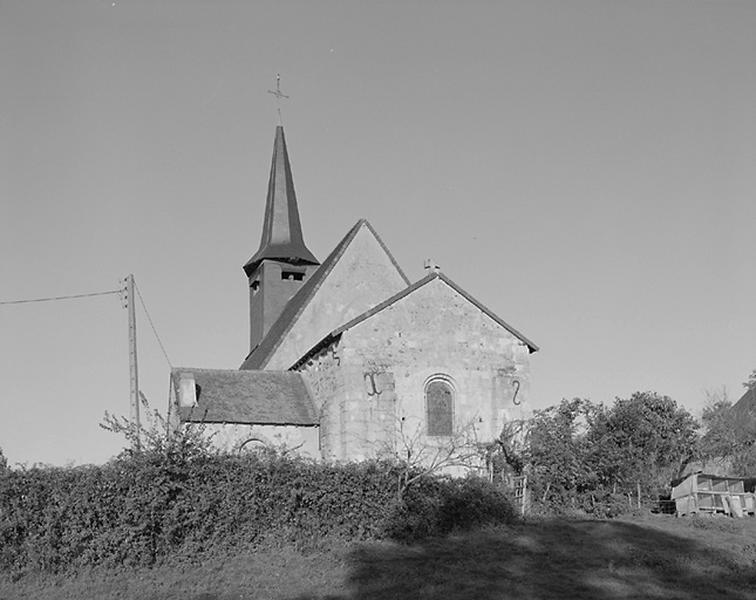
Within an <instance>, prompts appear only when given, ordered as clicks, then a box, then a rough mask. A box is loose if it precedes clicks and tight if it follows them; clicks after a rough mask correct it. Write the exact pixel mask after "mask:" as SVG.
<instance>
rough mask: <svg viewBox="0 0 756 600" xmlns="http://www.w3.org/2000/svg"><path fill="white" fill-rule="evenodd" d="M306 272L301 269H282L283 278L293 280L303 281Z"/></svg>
mask: <svg viewBox="0 0 756 600" xmlns="http://www.w3.org/2000/svg"><path fill="white" fill-rule="evenodd" d="M304 276H305V274H304V273H302V272H300V271H281V279H289V280H291V281H302V280H303V279H304Z"/></svg>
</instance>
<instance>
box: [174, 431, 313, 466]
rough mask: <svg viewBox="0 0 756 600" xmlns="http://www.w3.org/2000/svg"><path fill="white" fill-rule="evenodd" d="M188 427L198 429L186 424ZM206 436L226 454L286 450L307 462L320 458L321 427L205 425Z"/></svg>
mask: <svg viewBox="0 0 756 600" xmlns="http://www.w3.org/2000/svg"><path fill="white" fill-rule="evenodd" d="M185 426H186V427H196V426H197V425H196V424H192V423H187V424H186V425H185ZM202 427H204V433H205V435H208V436H211V439H212V441H213V445H214V446H215V447H216V448H218V449H220V450H221V451H224V452H232V453H236V452H240V451H244V450H253V449H254V448H256V447H259V446H267V447H270V448H278V449H284V448H285V449H287V450H290V451H294V452H295V453H296V454H298V455H300V456H304V457H307V458H313V459H318V458H320V451H319V449H318V427H304V426H301V425H246V424H241V423H205V424H203V425H202Z"/></svg>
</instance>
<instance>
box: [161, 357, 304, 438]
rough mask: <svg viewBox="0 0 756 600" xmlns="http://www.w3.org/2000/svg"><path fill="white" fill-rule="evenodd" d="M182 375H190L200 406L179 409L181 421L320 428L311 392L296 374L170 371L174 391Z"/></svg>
mask: <svg viewBox="0 0 756 600" xmlns="http://www.w3.org/2000/svg"><path fill="white" fill-rule="evenodd" d="M182 373H191V374H192V375H193V376H194V381H195V384H196V390H197V406H195V407H179V408H178V413H179V417H180V418H181V421H182V422H190V423H198V422H204V423H248V424H261V425H262V424H265V425H317V424H318V418H317V412H316V410H315V404H314V402H313V399H312V395H311V394H310V390H309V388H308V387H307V385H306V384H305V381H304V379H303V378H302V376H301V375H300V374H299V373H295V372H293V371H235V370H229V369H192V368H188V369H182V368H174V369H171V379H172V382H173V386H174V389H176V390H178V389H180V386H179V382H180V379H181V374H182Z"/></svg>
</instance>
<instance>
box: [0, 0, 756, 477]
mask: <svg viewBox="0 0 756 600" xmlns="http://www.w3.org/2000/svg"><path fill="white" fill-rule="evenodd" d="M276 72H280V73H281V75H282V90H283V91H284V92H285V93H287V94H289V95H290V96H291V99H290V100H289V101H287V102H285V104H284V106H283V114H284V124H285V128H286V136H287V141H288V146H289V154H290V157H291V161H292V168H293V171H294V180H295V186H296V190H297V196H298V199H299V206H300V212H301V216H302V223H303V227H304V232H305V239H306V241H307V244H308V246H309V247H310V249H311V250H312V251H313V252H314V253H315V254H316V255H317V256H318V257H319V258H320V259H321V260H322V259H323V258H325V256H327V254H328V252H329V251H330V250H331V249H332V247H333V246H334V245H335V244H336V242H337V241H338V240H339V239H340V238H341V236H343V235H344V234H345V232H346V231H347V229H348V228H349V227H350V226H351V225H352V224H354V222H356V221H357V219H359V218H361V217H365V218H367V219H369V220H370V222H371V223H372V224H373V226H374V227H375V228H376V229H377V231H378V232H379V233H380V234H381V236H382V237H383V239H384V241H385V242H386V244H387V245H388V246H389V248H390V249H391V250H392V252H393V253H394V255H395V257H396V258H397V260H398V261H399V263H400V264H401V265H402V266H403V267H404V269H405V271H406V272H407V274H408V276H409V277H410V279H412V280H415V279H418V278H419V277H421V276H422V275H423V260H424V259H425V258H426V257H432V258H433V259H434V260H435V261H436V262H437V263H438V264H439V265H440V266H441V268H442V270H443V271H444V272H445V273H446V274H447V275H448V276H449V277H451V278H452V279H453V280H454V281H456V282H457V283H458V284H460V285H461V286H462V287H464V288H465V289H467V290H468V291H469V292H470V293H471V294H472V295H473V296H475V297H476V298H478V299H479V300H480V301H482V302H483V303H484V304H486V305H488V306H489V307H490V308H491V309H492V310H494V312H496V313H497V314H499V315H500V316H501V317H502V318H504V319H505V320H506V321H508V322H509V323H511V324H512V325H513V326H514V327H516V328H518V329H519V330H521V331H522V332H523V333H524V334H525V335H527V336H528V337H529V338H530V339H532V340H534V341H535V342H536V343H537V344H539V345H540V346H541V351H540V352H538V353H537V354H535V355H534V356H533V360H532V368H533V386H532V390H531V391H532V394H531V400H532V402H531V406H532V407H534V408H540V407H546V406H548V405H551V404H554V403H557V402H559V400H560V399H561V398H562V397H574V396H580V397H586V398H590V399H591V400H594V401H604V402H611V401H612V400H613V399H614V397H616V396H621V397H627V396H628V395H629V394H631V393H632V392H634V391H636V390H655V391H657V392H659V393H662V394H667V395H670V396H672V397H673V398H674V399H675V400H677V401H678V402H679V403H681V404H683V405H684V406H686V407H687V408H689V409H690V410H691V411H693V412H694V413H696V412H700V409H701V406H702V405H703V403H704V401H705V391H706V390H713V389H715V388H721V386H723V385H724V386H727V388H728V389H729V391H730V394H731V396H732V397H734V398H737V397H738V396H739V395H740V393H741V391H742V387H741V382H742V381H744V380H745V379H746V378H747V375H748V373H749V372H750V371H751V369H753V368H755V367H756V307H755V305H754V299H756V277H755V276H754V263H755V261H756V227H755V225H756V196H755V190H756V2H753V1H752V0H749V1H742V2H738V1H727V0H719V1H718V0H708V1H703V0H698V1H696V0H656V1H653V2H651V1H643V0H635V1H633V2H620V1H609V0H604V1H582V0H574V1H565V0H551V1H546V0H527V1H520V2H504V1H501V2H465V3H462V2H430V1H428V2H409V3H405V2H381V3H378V2H353V1H344V2H310V1H306V2H241V1H239V2H199V1H190V0H180V1H179V0H163V1H160V2H155V1H149V2H148V1H140V0H115V1H114V2H113V1H112V0H107V1H105V0H69V1H66V2H57V1H52V0H50V1H48V2H42V1H36V0H29V1H27V0H17V1H13V0H0V86H1V93H0V300H13V299H20V298H35V297H40V296H53V295H61V294H76V293H81V292H94V291H103V290H109V289H114V288H116V287H118V285H119V279H121V278H122V277H124V276H125V275H127V274H128V273H130V272H133V273H134V274H135V276H136V280H137V285H138V286H139V288H140V289H141V291H142V294H143V296H144V299H145V301H146V303H147V307H148V309H149V311H150V313H151V315H152V317H153V320H154V322H155V325H156V327H157V329H158V332H159V333H160V335H161V337H162V339H163V341H164V343H165V346H166V349H167V351H168V355H169V357H170V359H171V361H172V363H173V364H174V365H177V366H198V367H216V368H237V367H238V366H239V364H240V363H241V361H242V359H243V358H244V356H245V355H246V353H247V351H248V327H249V325H248V313H247V283H246V279H245V277H244V273H243V272H242V269H241V266H242V264H244V262H245V261H246V260H247V259H248V258H249V257H250V256H251V255H252V254H253V253H254V251H255V250H256V249H257V246H258V244H259V239H260V232H261V227H262V216H263V208H264V202H265V193H266V189H267V176H268V170H269V167H270V155H271V151H272V144H273V136H274V128H275V125H276V122H277V116H276V112H275V100H274V99H273V97H272V96H271V95H270V94H267V93H266V90H268V89H271V88H273V87H274V86H275V74H276ZM138 320H139V322H138V327H139V350H140V378H141V388H142V390H143V391H144V393H145V394H146V395H147V397H148V398H149V399H150V401H151V402H152V403H153V404H154V405H155V406H157V407H160V408H163V407H165V405H166V404H167V393H168V364H167V362H166V361H165V359H164V358H163V356H162V354H161V352H160V350H159V347H158V346H157V344H156V342H155V339H154V337H153V336H152V333H151V331H150V329H149V325H148V323H147V320H146V319H145V317H144V313H141V312H140V313H139V314H138ZM0 381H2V385H1V389H2V394H0V408H1V409H2V410H0V447H2V448H3V450H4V452H5V454H6V456H7V457H8V459H9V460H10V462H11V463H27V464H31V463H34V462H47V463H53V464H67V463H70V462H75V463H86V462H100V461H103V460H106V459H107V458H108V457H110V456H112V455H113V454H115V453H116V452H117V451H118V450H119V448H120V446H121V440H120V439H119V438H117V437H115V436H114V435H113V434H110V433H107V432H104V431H101V430H100V429H99V428H98V423H99V422H100V421H101V419H102V415H103V412H104V411H105V410H108V411H111V412H114V413H118V414H127V413H128V402H129V380H128V356H127V330H126V311H125V310H124V309H123V308H121V304H120V300H119V299H118V297H117V296H104V297H96V298H89V299H84V300H72V301H67V302H56V303H43V304H26V305H12V306H0Z"/></svg>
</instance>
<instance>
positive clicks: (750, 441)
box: [700, 389, 756, 476]
mask: <svg viewBox="0 0 756 600" xmlns="http://www.w3.org/2000/svg"><path fill="white" fill-rule="evenodd" d="M708 396H709V402H708V403H707V405H706V406H705V407H704V410H703V414H702V415H701V421H702V423H703V426H704V430H705V432H704V434H703V436H702V437H701V442H700V446H701V455H702V458H704V459H705V460H707V461H712V462H715V463H719V464H720V465H721V466H723V467H724V468H725V469H726V470H727V471H729V473H730V474H731V475H736V476H748V475H751V474H753V473H754V472H756V447H755V446H754V440H756V419H754V417H753V415H750V414H748V413H745V414H744V413H741V412H740V411H738V412H735V411H734V410H733V404H732V402H731V401H730V399H729V398H728V397H727V391H726V390H724V389H723V390H722V391H721V392H716V393H709V394H708Z"/></svg>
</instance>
